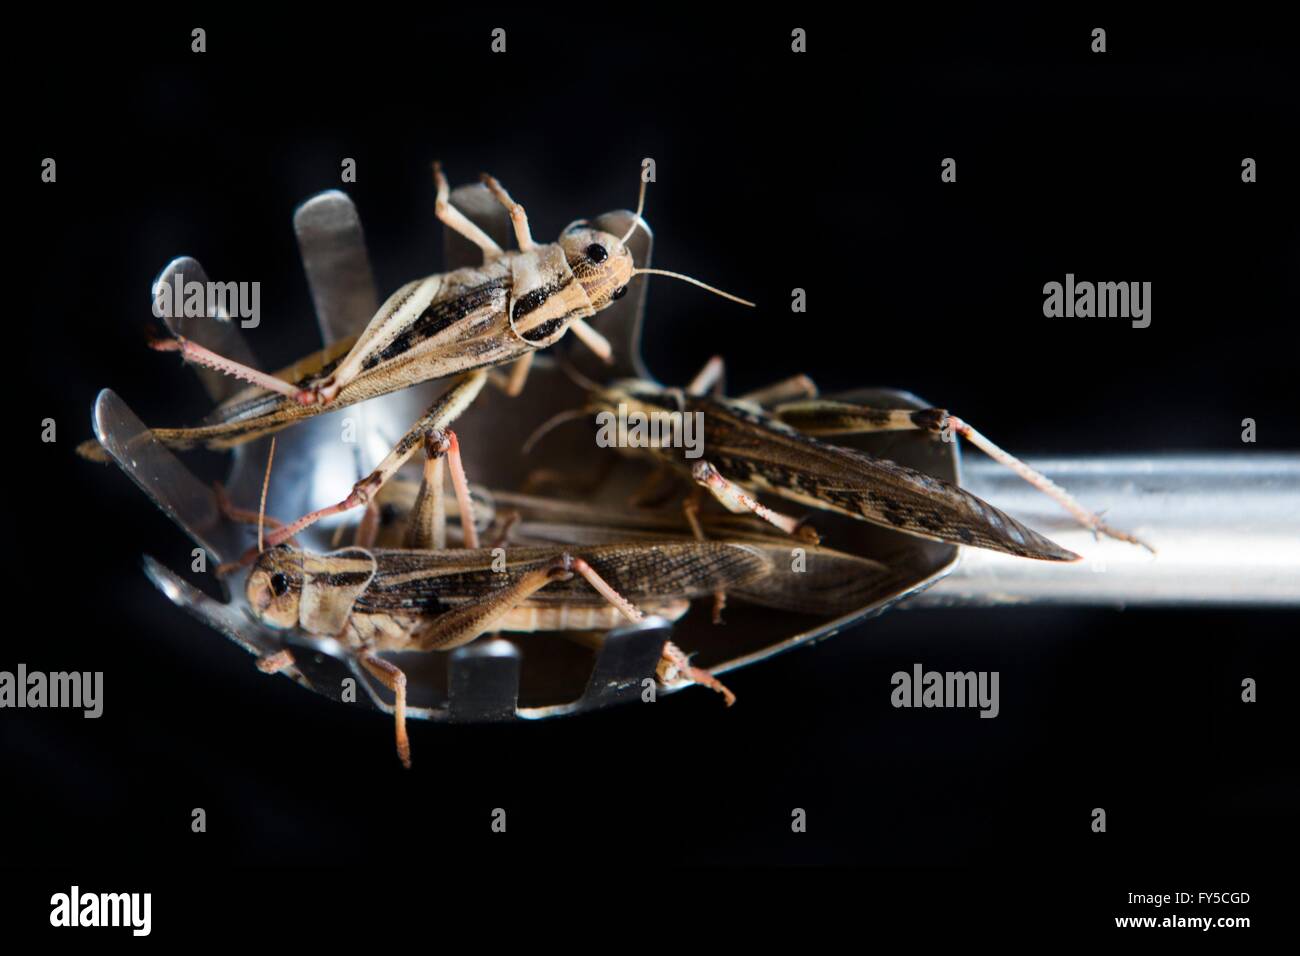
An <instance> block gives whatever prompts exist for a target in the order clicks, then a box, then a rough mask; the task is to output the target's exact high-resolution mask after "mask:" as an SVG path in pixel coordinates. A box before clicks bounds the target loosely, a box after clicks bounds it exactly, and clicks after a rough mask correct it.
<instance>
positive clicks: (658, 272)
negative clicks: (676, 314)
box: [632, 269, 755, 309]
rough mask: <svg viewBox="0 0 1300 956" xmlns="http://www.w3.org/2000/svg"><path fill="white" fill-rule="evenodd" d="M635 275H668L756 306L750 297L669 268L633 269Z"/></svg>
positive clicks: (736, 300)
mask: <svg viewBox="0 0 1300 956" xmlns="http://www.w3.org/2000/svg"><path fill="white" fill-rule="evenodd" d="M632 275H634V276H668V278H670V279H681V280H682V281H683V282H689V283H690V284H691V285H697V286H699V287H700V288H701V289H704V290H705V291H706V292H712V293H713V294H714V295H720V296H722V297H723V298H724V299H730V300H731V301H732V302H739V303H740V304H741V305H747V306H749V307H750V308H751V309H753V308H755V305H754V303H753V302H750V301H749V300H748V299H742V298H741V297H740V296H738V295H732V294H731V293H730V292H723V291H722V290H721V289H715V288H714V287H713V286H711V285H706V284H705V283H703V282H701V281H700V280H699V279H692V278H691V277H690V276H687V275H682V274H681V273H680V272H669V271H668V270H667V269H633V270H632Z"/></svg>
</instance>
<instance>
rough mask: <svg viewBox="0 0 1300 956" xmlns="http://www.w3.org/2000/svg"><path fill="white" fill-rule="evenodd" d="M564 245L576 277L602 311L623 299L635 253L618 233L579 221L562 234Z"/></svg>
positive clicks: (562, 243) (561, 238) (595, 307)
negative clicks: (616, 234) (633, 253)
mask: <svg viewBox="0 0 1300 956" xmlns="http://www.w3.org/2000/svg"><path fill="white" fill-rule="evenodd" d="M560 246H561V248H563V249H564V257H565V258H566V259H567V260H568V262H569V269H570V270H572V272H573V277H574V278H575V279H577V280H578V282H579V283H581V284H582V289H583V291H584V292H586V293H587V298H588V299H589V300H590V301H591V307H592V308H593V309H595V310H596V311H597V312H599V311H600V310H601V309H603V308H605V306H607V305H609V304H610V303H611V302H613V301H615V300H616V299H621V298H622V297H623V293H625V292H626V291H627V284H628V282H630V281H631V280H632V269H633V263H632V253H630V252H629V251H628V249H627V246H625V245H624V244H623V240H622V239H620V238H619V237H618V236H614V235H611V234H610V233H608V232H601V231H600V230H599V229H592V228H590V227H589V226H588V225H587V224H586V223H584V222H576V223H574V224H573V225H572V226H570V227H569V228H568V229H566V230H564V234H563V235H562V236H560Z"/></svg>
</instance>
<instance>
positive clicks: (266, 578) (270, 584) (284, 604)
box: [244, 544, 303, 630]
mask: <svg viewBox="0 0 1300 956" xmlns="http://www.w3.org/2000/svg"><path fill="white" fill-rule="evenodd" d="M302 582H303V568H302V552H301V551H296V550H294V549H293V548H291V547H289V546H288V545H285V544H282V545H279V546H277V547H274V548H271V549H269V550H267V551H263V552H262V553H261V554H259V555H258V556H257V561H256V562H255V563H254V564H253V570H252V571H250V572H249V575H248V584H247V586H246V587H245V589H244V593H245V594H246V595H247V596H248V605H249V607H250V608H252V610H253V616H254V617H256V618H257V619H258V620H259V621H261V622H262V623H263V624H265V625H267V626H268V627H274V628H277V629H280V630H285V629H289V628H294V627H297V626H298V606H299V603H300V601H301V599H302Z"/></svg>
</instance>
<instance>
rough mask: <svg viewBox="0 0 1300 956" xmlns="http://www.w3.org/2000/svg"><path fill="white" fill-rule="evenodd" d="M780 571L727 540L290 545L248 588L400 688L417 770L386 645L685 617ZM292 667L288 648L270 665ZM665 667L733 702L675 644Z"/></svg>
mask: <svg viewBox="0 0 1300 956" xmlns="http://www.w3.org/2000/svg"><path fill="white" fill-rule="evenodd" d="M769 572H770V564H769V562H768V559H767V558H766V557H765V556H764V555H763V553H762V552H761V551H760V550H759V549H757V548H755V547H750V546H747V545H745V544H742V543H735V542H723V541H712V542H698V541H691V540H684V541H683V540H669V541H657V542H649V541H638V542H634V543H623V544H608V545H597V546H591V547H585V548H581V549H578V548H564V547H557V546H550V547H512V548H510V549H508V550H507V551H506V552H505V554H504V556H502V555H501V554H500V553H499V552H497V551H496V549H476V550H462V549H456V550H447V551H416V550H406V549H379V548H376V549H372V550H367V549H364V548H350V549H344V550H342V551H336V552H334V553H331V554H313V553H310V552H305V551H300V550H297V549H296V548H291V547H290V546H288V545H283V544H282V545H277V546H275V547H272V548H270V549H269V550H266V551H263V552H262V553H261V554H260V555H259V556H258V558H257V561H256V562H255V564H254V565H253V568H252V571H251V573H250V575H249V578H248V583H247V588H246V593H247V596H248V602H249V605H250V606H251V608H252V609H253V613H254V616H255V617H256V618H257V619H258V620H259V621H261V622H262V623H264V624H266V625H268V626H271V627H275V628H301V629H302V630H303V631H305V632H307V633H308V634H313V635H317V636H321V637H332V638H335V639H337V640H338V641H339V642H340V643H342V644H343V645H344V647H346V648H347V649H348V650H349V651H351V652H352V653H353V654H355V655H356V659H357V661H358V662H359V663H360V664H361V665H362V666H363V667H364V668H365V669H366V670H367V671H369V672H370V673H371V674H373V675H374V676H375V677H376V678H377V679H378V680H379V681H380V682H381V683H383V684H384V686H386V687H387V688H388V689H389V690H391V691H392V692H393V694H394V697H395V702H396V703H395V708H394V713H395V721H396V734H397V752H398V756H399V757H400V758H401V760H402V762H403V763H404V764H405V765H407V766H408V767H409V766H410V742H409V739H408V737H407V733H406V676H405V675H404V674H403V673H402V671H401V670H400V669H399V668H398V667H397V666H396V665H395V664H393V663H391V662H389V661H387V660H384V659H383V658H382V657H380V656H378V655H379V653H380V652H383V651H446V650H451V649H452V648H456V647H460V646H461V645H463V644H468V643H469V642H470V641H473V640H474V639H476V638H477V637H479V636H480V635H482V634H485V633H488V632H494V631H511V632H536V631H561V632H568V631H573V632H589V631H607V630H609V629H610V628H613V627H616V626H617V625H618V624H619V622H620V621H621V620H623V619H626V620H629V621H633V622H636V621H640V620H641V619H642V617H643V615H644V614H645V613H653V614H658V615H661V616H663V617H666V618H668V619H669V620H676V619H677V618H679V617H681V616H682V615H683V614H685V613H686V611H687V609H688V604H689V601H690V599H691V598H694V597H700V596H703V595H707V594H711V593H713V592H714V591H715V590H717V589H720V588H721V589H728V588H732V587H739V586H743V585H744V584H745V583H746V582H748V581H751V580H753V579H755V578H760V577H762V576H764V575H766V574H768V573H769ZM578 578H581V579H582V581H579V580H578ZM584 582H585V583H584ZM588 585H589V587H588ZM633 601H635V602H636V603H635V604H634V603H633ZM282 655H284V656H282ZM291 663H292V657H290V656H287V652H281V655H275V656H274V657H273V658H271V659H268V660H267V661H266V663H265V664H264V665H263V667H262V669H263V670H267V671H274V670H276V669H278V668H279V667H284V666H287V665H289V664H291ZM659 675H660V678H661V679H662V680H663V681H664V682H665V683H672V682H675V680H677V679H686V680H690V681H694V682H695V683H699V684H704V685H706V686H709V687H712V688H713V689H715V690H717V691H718V692H719V693H721V694H723V695H724V696H725V697H726V698H727V700H728V703H730V702H731V700H732V699H733V698H732V696H731V693H730V691H728V690H727V689H726V688H725V687H724V686H723V685H722V684H721V683H719V682H718V681H717V679H716V678H714V677H713V676H712V675H711V674H709V673H708V672H707V671H704V670H702V669H700V668H696V667H693V666H692V665H691V664H690V662H689V660H688V658H687V656H686V655H685V654H684V653H683V652H682V651H681V650H680V649H678V648H677V647H676V645H674V644H672V643H671V642H669V643H667V644H665V646H664V650H663V657H662V660H661V663H660V668H659Z"/></svg>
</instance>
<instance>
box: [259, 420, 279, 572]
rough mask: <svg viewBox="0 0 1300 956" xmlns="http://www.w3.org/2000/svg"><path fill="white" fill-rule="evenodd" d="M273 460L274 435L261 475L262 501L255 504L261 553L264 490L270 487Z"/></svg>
mask: <svg viewBox="0 0 1300 956" xmlns="http://www.w3.org/2000/svg"><path fill="white" fill-rule="evenodd" d="M273 461H275V436H274V435H272V436H271V450H270V451H269V452H268V453H267V455H266V474H265V475H264V476H263V477H262V501H261V503H260V504H258V506H257V553H258V554H261V553H262V550H263V549H262V528H263V526H264V525H265V524H266V492H267V489H268V488H270V487H271V462H273Z"/></svg>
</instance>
